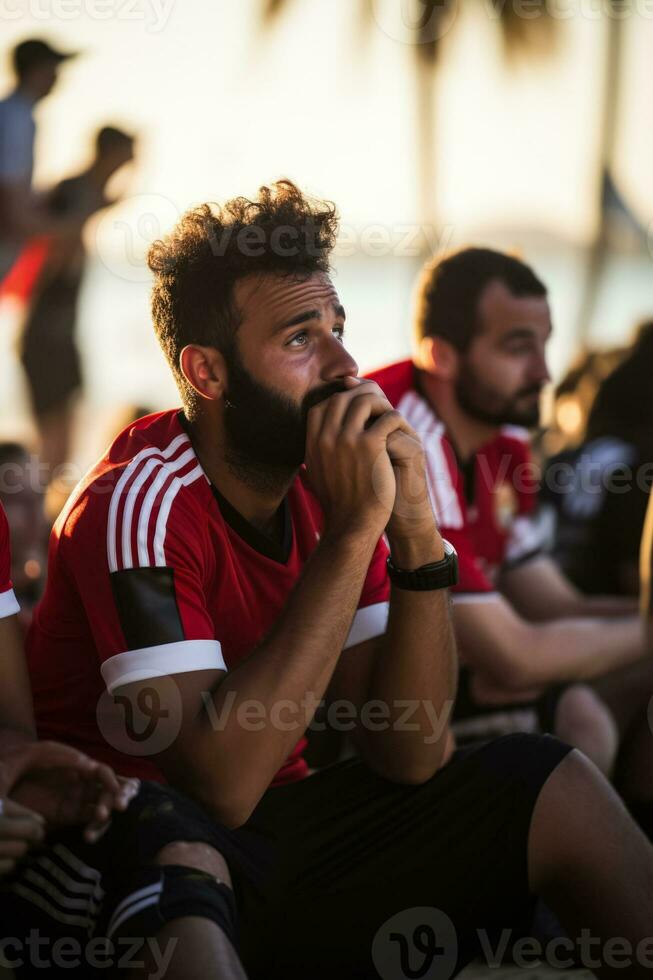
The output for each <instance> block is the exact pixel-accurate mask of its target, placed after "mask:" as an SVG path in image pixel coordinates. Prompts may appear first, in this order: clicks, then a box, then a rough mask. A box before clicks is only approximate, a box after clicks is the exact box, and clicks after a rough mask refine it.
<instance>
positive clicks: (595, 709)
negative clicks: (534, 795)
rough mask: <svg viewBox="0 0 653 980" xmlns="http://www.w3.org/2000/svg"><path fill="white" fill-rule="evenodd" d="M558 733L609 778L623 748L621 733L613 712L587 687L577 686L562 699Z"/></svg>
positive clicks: (556, 723)
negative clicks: (621, 745)
mask: <svg viewBox="0 0 653 980" xmlns="http://www.w3.org/2000/svg"><path fill="white" fill-rule="evenodd" d="M555 733H556V735H557V736H558V737H559V738H561V739H562V740H563V741H564V742H567V743H568V744H569V745H573V746H574V747H575V748H578V749H580V750H581V751H582V752H584V753H585V755H587V756H588V757H589V758H590V759H591V760H592V762H594V763H595V765H597V766H598V768H599V769H600V770H601V772H603V773H605V774H606V775H609V774H610V772H611V771H612V768H613V766H614V762H615V759H616V756H617V751H618V747H619V732H618V729H617V725H616V723H615V720H614V718H613V716H612V713H611V712H610V710H609V708H608V707H607V706H606V705H605V704H604V703H603V701H601V699H600V698H599V697H598V695H597V694H596V693H595V692H594V691H593V690H592V689H591V688H589V687H587V686H586V685H584V684H575V685H574V686H573V687H570V688H568V689H567V690H566V691H565V692H564V693H563V694H562V696H561V698H560V701H559V703H558V707H557V710H556V720H555Z"/></svg>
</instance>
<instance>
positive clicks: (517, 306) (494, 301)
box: [478, 279, 551, 335]
mask: <svg viewBox="0 0 653 980" xmlns="http://www.w3.org/2000/svg"><path fill="white" fill-rule="evenodd" d="M478 314H479V316H478V319H479V323H480V325H481V331H482V332H483V333H486V334H487V333H492V334H495V335H496V334H504V333H507V332H509V331H510V330H512V329H514V328H515V327H523V328H528V327H532V328H534V329H542V330H549V329H550V327H551V315H550V311H549V303H548V300H547V297H546V296H515V295H513V293H511V292H510V290H509V288H508V287H507V286H506V284H505V283H503V282H501V280H500V279H494V280H493V281H492V282H490V283H488V284H487V286H486V287H485V289H484V290H483V292H482V293H481V296H480V300H479V304H478Z"/></svg>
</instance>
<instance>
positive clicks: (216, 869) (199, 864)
mask: <svg viewBox="0 0 653 980" xmlns="http://www.w3.org/2000/svg"><path fill="white" fill-rule="evenodd" d="M154 864H161V865H168V864H175V865H178V866H180V865H181V866H183V867H186V868H196V869H197V870H198V871H205V872H206V873H207V874H210V875H213V877H214V878H218V879H219V880H220V881H223V882H224V883H225V884H226V885H229V887H231V876H230V874H229V868H228V866H227V862H226V861H225V859H224V858H223V857H222V855H221V854H220V852H219V851H216V850H215V848H214V847H211V845H210V844H205V843H203V842H202V841H174V843H172V844H166V846H165V847H163V848H161V850H160V851H159V852H158V854H157V855H156V856H155V858H154Z"/></svg>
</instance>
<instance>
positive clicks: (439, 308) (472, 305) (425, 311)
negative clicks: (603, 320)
mask: <svg viewBox="0 0 653 980" xmlns="http://www.w3.org/2000/svg"><path fill="white" fill-rule="evenodd" d="M497 279H498V280H499V281H500V282H502V283H503V284H504V285H505V286H506V287H507V289H509V291H510V292H511V293H512V295H513V296H546V293H547V290H546V287H545V286H544V285H543V283H541V282H540V280H539V279H538V278H537V276H536V275H535V273H534V272H533V270H532V269H531V268H530V266H528V265H526V264H525V263H524V262H522V261H520V259H517V258H515V257H514V256H513V255H507V254H506V253H504V252H495V251H493V250H492V249H490V248H464V249H461V250H460V251H459V252H453V253H451V254H449V255H447V256H445V257H444V258H441V259H439V260H438V261H436V262H435V263H429V264H427V265H426V266H425V268H424V270H423V271H422V274H421V278H420V280H419V283H418V287H417V305H416V316H415V330H416V333H417V338H418V340H421V339H422V338H423V337H443V338H444V339H445V340H448V341H449V343H450V344H452V345H453V346H454V347H455V348H457V349H458V350H460V351H465V350H466V349H467V348H468V346H469V344H470V343H471V341H472V338H473V337H474V335H475V334H476V332H477V330H478V328H479V326H480V324H479V314H478V304H479V300H480V298H481V294H482V293H483V290H484V289H485V287H486V286H487V285H488V284H489V283H490V282H493V281H494V280H497Z"/></svg>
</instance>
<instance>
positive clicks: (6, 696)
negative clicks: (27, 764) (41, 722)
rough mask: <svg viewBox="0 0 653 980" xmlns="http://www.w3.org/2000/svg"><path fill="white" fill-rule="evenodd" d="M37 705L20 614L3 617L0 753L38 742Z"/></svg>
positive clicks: (0, 631) (0, 632)
mask: <svg viewBox="0 0 653 980" xmlns="http://www.w3.org/2000/svg"><path fill="white" fill-rule="evenodd" d="M35 738H36V729H35V726H34V708H33V705H32V694H31V691H30V685H29V677H28V674H27V666H26V664H25V656H24V654H23V645H22V640H21V635H20V627H19V625H18V619H17V617H16V616H6V617H5V618H4V619H0V756H2V753H3V751H4V750H7V749H11V748H13V747H15V746H17V745H20V744H23V743H25V742H31V741H34V739H35Z"/></svg>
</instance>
